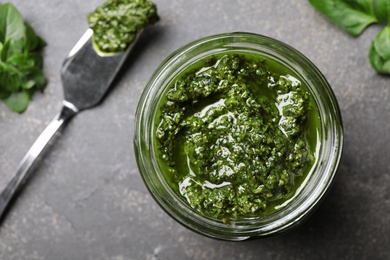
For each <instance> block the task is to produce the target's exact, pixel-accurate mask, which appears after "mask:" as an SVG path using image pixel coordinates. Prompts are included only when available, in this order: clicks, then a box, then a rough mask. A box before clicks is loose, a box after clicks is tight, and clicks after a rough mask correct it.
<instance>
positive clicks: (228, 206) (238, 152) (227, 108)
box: [155, 52, 319, 222]
mask: <svg viewBox="0 0 390 260" xmlns="http://www.w3.org/2000/svg"><path fill="white" fill-rule="evenodd" d="M157 116H158V120H157V125H156V132H155V138H156V143H157V149H158V151H157V154H158V156H159V158H158V161H159V165H160V167H161V168H162V169H163V172H164V174H165V178H166V179H167V182H168V183H169V185H170V186H171V188H172V189H173V190H174V191H176V192H177V193H178V195H179V196H181V197H182V198H183V200H185V201H187V202H188V204H189V205H190V206H191V207H192V208H194V209H195V210H197V211H199V212H200V213H202V214H203V215H205V216H208V217H212V218H217V219H221V220H223V221H224V222H228V221H229V220H231V219H235V220H240V219H245V218H254V217H259V216H260V217H261V216H265V215H267V214H270V213H272V212H274V211H275V207H277V205H280V204H282V203H283V202H285V201H286V200H287V199H289V198H290V197H291V196H292V195H293V194H294V192H295V191H296V190H297V187H298V186H299V183H300V182H302V181H303V179H304V177H305V176H306V175H307V173H308V172H309V171H310V168H311V167H312V166H313V164H314V163H315V151H316V146H317V138H318V136H317V131H318V126H319V115H318V111H317V107H316V105H315V102H314V100H313V97H312V96H311V94H310V92H309V91H308V89H307V88H306V87H305V86H304V85H303V82H302V81H301V80H300V79H299V78H298V77H297V76H296V75H294V73H293V72H292V71H290V70H289V69H287V68H286V67H285V66H283V65H281V64H279V63H277V62H275V61H273V60H271V59H269V58H265V57H262V56H259V55H254V54H250V53H243V52H242V53H229V52H226V53H224V54H220V55H213V56H209V57H206V58H203V59H201V60H199V61H196V62H194V63H193V64H192V65H191V66H189V67H188V68H186V69H184V70H183V71H182V72H181V73H180V74H179V75H178V76H175V78H174V79H173V80H172V82H171V83H170V86H169V87H168V89H167V91H166V92H165V94H164V97H163V99H162V100H161V103H160V104H159V112H158V115H157Z"/></svg>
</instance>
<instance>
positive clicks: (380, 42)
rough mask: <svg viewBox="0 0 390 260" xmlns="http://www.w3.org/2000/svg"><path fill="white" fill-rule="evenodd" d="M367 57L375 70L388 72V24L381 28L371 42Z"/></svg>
mask: <svg viewBox="0 0 390 260" xmlns="http://www.w3.org/2000/svg"><path fill="white" fill-rule="evenodd" d="M369 57H370V63H371V66H372V67H373V68H374V69H375V70H376V71H377V72H379V73H385V74H390V25H388V26H386V27H385V28H383V30H382V31H380V32H379V33H378V35H377V36H376V37H375V39H374V41H373V42H372V43H371V48H370V52H369Z"/></svg>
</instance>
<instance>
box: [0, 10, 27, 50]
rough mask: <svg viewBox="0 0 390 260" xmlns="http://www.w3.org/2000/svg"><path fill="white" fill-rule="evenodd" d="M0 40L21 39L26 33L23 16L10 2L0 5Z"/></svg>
mask: <svg viewBox="0 0 390 260" xmlns="http://www.w3.org/2000/svg"><path fill="white" fill-rule="evenodd" d="M0 17H1V19H0V42H2V43H4V42H5V41H7V40H9V39H14V40H19V39H22V38H23V37H24V35H25V26H24V22H23V17H22V16H21V14H20V13H19V11H18V10H17V9H16V7H15V6H13V5H12V4H10V3H6V4H3V5H1V6H0Z"/></svg>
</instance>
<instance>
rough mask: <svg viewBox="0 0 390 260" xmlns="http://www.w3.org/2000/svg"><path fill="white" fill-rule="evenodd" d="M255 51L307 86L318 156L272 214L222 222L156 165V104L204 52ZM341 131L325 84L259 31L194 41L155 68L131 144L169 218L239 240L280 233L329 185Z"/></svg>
mask: <svg viewBox="0 0 390 260" xmlns="http://www.w3.org/2000/svg"><path fill="white" fill-rule="evenodd" d="M227 50H228V51H234V52H235V51H237V52H250V53H258V54H260V55H262V56H263V57H267V58H269V59H272V60H274V61H276V62H278V63H280V64H283V65H284V66H286V67H287V68H289V69H290V70H292V71H293V72H294V73H295V74H297V75H298V76H299V77H300V78H301V79H302V80H303V81H304V84H305V85H306V86H307V87H308V89H309V91H310V92H311V94H312V96H313V98H314V100H315V103H316V105H317V107H318V113H319V116H320V122H321V125H320V133H318V135H319V136H318V140H319V142H320V145H318V151H317V154H318V158H317V160H316V163H315V164H314V166H313V167H312V169H311V171H310V172H309V174H308V175H307V176H306V177H305V179H304V181H303V183H302V184H301V185H300V187H299V188H298V189H297V191H296V192H295V194H294V196H293V197H292V198H291V199H289V200H288V201H286V202H284V204H283V205H282V207H280V209H279V210H277V211H275V212H274V213H272V214H270V215H268V216H264V217H261V218H254V219H253V218H251V219H243V220H232V221H230V223H228V224H225V223H223V221H221V220H219V219H215V218H210V217H207V216H204V215H202V214H201V213H199V212H198V211H196V210H194V209H192V208H191V207H190V206H189V205H188V204H187V203H186V201H185V200H184V199H183V198H182V197H181V196H180V195H178V194H177V193H176V192H174V191H173V190H172V188H171V187H170V185H169V184H168V183H167V181H166V180H165V178H164V175H163V173H162V168H161V167H160V166H159V164H158V160H157V155H156V142H155V138H154V134H155V132H156V123H155V120H157V119H156V118H157V116H156V114H157V112H158V105H159V103H160V100H161V98H162V95H164V92H165V91H166V89H167V87H168V86H169V83H170V82H171V81H172V79H174V78H175V77H176V76H177V75H178V74H179V73H180V72H181V71H182V70H183V69H185V68H186V67H188V66H190V65H191V64H193V63H194V62H195V61H197V60H200V59H202V58H204V57H206V56H209V55H213V54H220V53H223V52H225V51H227ZM342 145H343V129H342V121H341V115H340V110H339V107H338V104H337V101H336V98H335V96H334V93H333V92H332V90H331V87H330V86H329V84H328V82H327V81H326V79H325V78H324V76H323V75H322V74H321V72H320V71H319V70H318V69H317V68H316V67H315V65H313V63H312V62H310V61H309V60H308V59H307V58H306V57H305V56H303V55H302V54H301V53H299V52H298V51H297V50H295V49H293V48H292V47H290V46H288V45H286V44H284V43H282V42H280V41H277V40H275V39H271V38H268V37H265V36H262V35H256V34H250V33H227V34H219V35H214V36H210V37H206V38H203V39H200V40H197V41H194V42H192V43H190V44H188V45H186V46H184V47H182V48H180V49H178V50H177V51H175V52H174V53H173V54H171V55H170V56H169V57H168V58H167V59H166V60H165V61H164V62H163V63H162V64H161V65H160V66H159V67H158V68H157V70H156V71H155V73H154V74H153V76H152V77H151V79H150V81H149V83H148V84H147V86H146V88H145V90H144V92H143V94H142V96H141V99H140V101H139V104H138V108H137V112H136V117H135V134H134V148H135V154H136V158H137V163H138V167H139V170H140V173H141V176H142V178H143V180H144V182H145V184H146V186H147V188H148V189H149V191H150V193H151V194H152V196H153V198H154V199H155V200H156V201H157V203H158V204H159V205H160V206H161V208H162V209H163V210H165V211H166V212H167V213H168V214H169V215H170V216H171V217H172V218H173V219H175V220H176V221H177V222H179V223H181V224H182V225H184V226H186V227H187V228H190V229H192V230H193V231H196V232H198V233H201V234H204V235H206V236H209V237H213V238H218V239H223V240H230V241H241V240H245V239H248V238H251V237H264V236H269V235H274V234H278V233H281V232H284V231H286V230H288V229H290V228H292V227H294V226H296V225H297V224H298V223H300V222H301V221H302V220H303V219H304V218H305V217H306V216H307V215H308V214H309V213H310V212H311V211H312V210H313V209H314V208H315V206H316V205H317V204H318V203H319V201H320V200H321V198H323V197H324V195H325V193H326V192H327V190H328V189H329V187H330V185H331V183H332V181H333V179H334V176H335V174H336V170H337V168H338V164H339V161H340V157H341V153H342Z"/></svg>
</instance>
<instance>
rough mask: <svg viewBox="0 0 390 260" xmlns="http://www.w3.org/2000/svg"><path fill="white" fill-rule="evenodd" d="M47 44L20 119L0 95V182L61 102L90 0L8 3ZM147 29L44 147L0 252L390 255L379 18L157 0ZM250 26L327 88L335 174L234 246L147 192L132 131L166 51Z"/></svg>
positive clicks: (387, 85)
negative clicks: (347, 25) (376, 67)
mask: <svg viewBox="0 0 390 260" xmlns="http://www.w3.org/2000/svg"><path fill="white" fill-rule="evenodd" d="M11 2H12V3H14V4H15V5H16V6H17V7H18V9H19V10H20V11H21V13H22V14H23V16H24V18H25V19H26V20H27V21H28V22H30V23H31V24H32V25H33V27H34V28H35V29H36V31H37V32H38V34H40V35H41V36H43V37H44V38H45V39H46V41H47V47H45V49H44V72H45V75H46V77H47V79H48V85H47V87H46V89H45V92H44V93H43V94H40V93H37V94H36V95H34V98H33V101H32V102H31V104H30V106H29V108H28V110H27V111H26V112H25V113H24V114H22V115H18V114H15V113H13V112H10V111H8V109H7V108H6V107H5V106H4V105H3V104H0V133H1V134H0V185H1V186H4V185H5V183H6V180H7V179H8V178H9V177H10V175H11V174H12V173H13V172H14V170H15V168H16V167H17V165H18V163H19V162H20V160H21V159H22V157H23V156H24V154H25V152H26V151H27V150H28V148H29V147H30V146H31V144H32V143H33V141H34V140H35V139H36V138H37V137H38V135H39V134H40V132H41V131H42V130H43V128H44V127H45V126H46V125H47V124H48V122H49V121H50V120H51V119H52V118H53V117H54V115H55V114H56V113H57V111H58V110H59V108H60V105H61V100H62V89H61V82H60V73H59V72H60V68H61V64H62V61H63V59H64V57H65V56H66V54H67V53H68V52H69V51H70V49H71V48H72V47H73V45H74V44H75V43H76V41H77V40H78V39H79V37H80V36H81V35H82V34H83V33H84V31H85V30H86V28H87V22H86V19H85V16H86V14H87V13H88V12H90V11H92V10H93V9H94V8H95V7H96V6H98V5H99V4H101V3H102V1H101V0H91V1H76V0H68V1H61V0H42V1H26V0H13V1H11ZM155 2H156V4H157V6H158V11H159V14H160V16H161V21H160V22H159V23H158V25H156V26H154V27H150V28H148V29H147V30H146V31H145V32H144V34H143V35H142V38H141V42H140V43H139V45H138V46H137V48H136V49H135V53H134V55H133V56H132V57H131V60H129V61H127V62H126V65H125V67H124V69H123V71H122V72H121V74H120V75H119V78H118V80H117V81H116V82H115V86H114V88H113V89H112V90H111V91H110V93H109V95H108V96H107V98H106V99H105V100H104V101H103V102H102V104H101V105H100V106H99V107H97V108H95V109H92V110H87V111H84V112H82V113H81V114H79V115H77V116H76V117H75V118H74V119H73V120H72V121H71V122H70V124H69V125H67V127H66V128H65V129H63V131H61V132H60V133H59V134H58V135H57V137H56V140H55V142H53V144H52V145H51V146H50V149H49V150H48V152H47V153H46V156H45V157H44V158H42V160H41V161H40V162H39V164H38V165H37V168H36V170H35V173H34V175H33V177H32V178H31V179H30V180H29V182H28V184H27V185H26V186H25V188H24V190H23V192H22V193H21V195H20V196H19V197H18V199H17V200H16V201H15V204H14V205H13V207H12V208H11V210H10V211H9V212H8V215H7V218H6V219H5V220H4V221H3V222H2V224H1V227H0V259H113V260H121V259H180V260H181V259H226V260H228V259H260V258H261V259H389V257H390V248H389V244H390V238H389V234H390V226H389V224H390V188H389V187H390V166H389V165H390V164H389V162H390V157H389V155H390V148H389V147H390V145H389V144H390V135H389V132H390V131H389V129H390V102H389V96H390V93H389V92H390V77H384V76H380V75H377V74H376V73H375V72H374V71H373V70H372V69H371V67H370V65H369V61H368V59H367V53H368V49H369V47H370V43H371V40H372V39H373V38H374V36H375V35H376V33H377V32H378V31H379V29H380V27H379V26H373V27H370V28H369V29H368V30H367V31H365V32H364V34H363V35H362V36H361V37H359V38H353V37H350V36H349V35H347V34H346V33H344V32H342V31H341V30H340V29H338V28H337V27H335V26H334V25H333V24H331V23H330V22H328V21H327V20H326V19H325V18H324V17H322V16H321V15H320V14H319V13H317V12H316V11H315V10H314V9H313V8H312V7H311V6H310V4H309V3H308V2H307V1H305V0H279V1H269V0H252V1H250V0H237V1H232V0H229V1H228V0H224V1H223V0H213V1H205V0H197V1H185V0H177V1H168V0H156V1H155ZM231 31H249V32H254V33H259V34H264V35H267V36H271V37H274V38H276V39H279V40H281V41H284V42H286V43H288V44H290V45H292V46H293V47H295V48H296V49H298V50H300V51H301V52H302V53H304V54H305V55H306V56H307V57H309V58H310V59H311V60H312V61H313V62H314V63H315V64H316V65H317V66H318V68H319V69H320V70H321V71H322V72H323V73H324V74H325V76H326V77H327V79H328V81H329V82H330V84H331V85H332V87H333V89H334V92H335V94H336V96H337V98H338V101H339V104H340V107H341V110H342V115H343V120H344V130H345V146H344V147H345V148H344V154H343V159H342V161H341V165H340V169H339V172H338V176H337V178H336V181H335V183H334V186H333V187H332V189H331V191H330V192H329V194H328V196H327V198H326V199H325V200H324V201H323V203H322V204H321V206H320V207H319V208H318V209H317V211H316V212H315V213H314V214H313V215H312V216H311V218H310V219H309V220H308V221H307V222H305V223H304V224H303V225H302V226H301V227H300V228H299V229H297V230H294V231H293V232H290V233H288V234H285V235H283V236H278V237H273V238H269V239H260V240H251V241H246V242H241V243H231V242H223V241H218V240H213V239H210V238H206V237H203V236H201V235H198V234H196V233H193V232H192V231H189V230H187V229H185V228H184V227H182V226H181V225H179V224H177V223H176V222H175V221H173V220H172V219H170V218H169V217H168V216H167V215H166V214H165V213H164V212H163V211H162V210H161V209H160V208H159V207H158V206H157V204H156V203H155V202H154V200H153V199H152V197H151V196H150V195H149V193H148V191H147V190H146V188H145V186H144V184H143V182H142V179H141V177H140V175H139V172H138V170H137V167H136V162H135V157H134V152H133V144H132V135H133V119H134V114H135V110H136V106H137V101H138V99H139V97H140V95H141V92H142V90H143V88H144V86H145V84H146V83H147V81H148V79H149V77H150V76H151V74H152V73H153V71H154V70H155V68H156V67H157V66H158V65H159V64H160V62H161V61H162V60H163V59H165V58H166V57H167V56H168V55H169V54H170V53H171V52H172V51H174V50H175V49H176V48H178V47H180V46H182V45H183V44H186V43H188V42H189V41H192V40H195V39H198V38H200V37H203V36H208V35H211V34H216V33H222V32H231Z"/></svg>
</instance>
